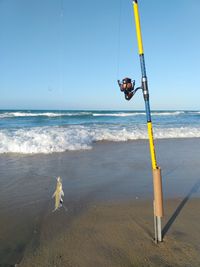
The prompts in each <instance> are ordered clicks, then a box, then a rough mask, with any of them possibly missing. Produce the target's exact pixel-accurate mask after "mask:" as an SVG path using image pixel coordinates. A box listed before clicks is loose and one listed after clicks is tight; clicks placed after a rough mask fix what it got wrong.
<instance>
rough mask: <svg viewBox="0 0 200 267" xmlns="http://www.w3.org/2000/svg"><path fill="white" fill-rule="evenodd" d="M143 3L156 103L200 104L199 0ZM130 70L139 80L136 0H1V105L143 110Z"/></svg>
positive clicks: (148, 0) (175, 106) (169, 106)
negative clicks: (125, 87)
mask: <svg viewBox="0 0 200 267" xmlns="http://www.w3.org/2000/svg"><path fill="white" fill-rule="evenodd" d="M138 2H139V10H140V15H141V26H142V34H143V41H144V51H145V59H146V68H147V76H148V80H149V90H150V97H151V98H150V101H151V107H152V109H200V71H199V70H200V67H199V65H200V52H199V49H200V30H199V29H200V15H199V14H200V1H199V0H190V1H188V0H175V1H173V0H168V1H164V0H162V1H161V0H139V1H138ZM120 5H121V8H120ZM120 14H121V15H120ZM125 76H130V77H132V78H134V79H136V81H137V84H138V85H140V77H141V74H140V65H139V58H138V50H137V42H136V37H135V25H134V20H133V10H132V1H131V0H109V1H108V0H102V1H97V0H84V1H74V0H28V1H27V0H17V1H16V0H0V108H3V109H5V108H7V109H11V108H13V109H15V108H16V109H143V108H144V103H143V98H142V95H141V93H137V95H136V96H135V98H134V99H133V100H132V101H130V102H127V101H125V100H124V97H123V95H122V94H121V93H120V91H119V88H118V85H117V82H116V81H117V79H118V78H120V79H121V78H123V77H125Z"/></svg>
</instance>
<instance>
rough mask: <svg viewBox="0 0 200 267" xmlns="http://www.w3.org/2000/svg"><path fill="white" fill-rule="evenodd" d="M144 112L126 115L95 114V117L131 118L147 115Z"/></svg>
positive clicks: (125, 113) (126, 113)
mask: <svg viewBox="0 0 200 267" xmlns="http://www.w3.org/2000/svg"><path fill="white" fill-rule="evenodd" d="M145 114H146V113H144V112H130V113H128V112H124V113H93V114H92V115H93V116H94V117H129V116H138V115H145Z"/></svg>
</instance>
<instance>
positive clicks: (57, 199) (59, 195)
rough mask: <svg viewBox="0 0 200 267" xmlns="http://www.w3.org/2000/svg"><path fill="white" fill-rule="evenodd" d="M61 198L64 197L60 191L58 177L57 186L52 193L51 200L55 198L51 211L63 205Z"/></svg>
mask: <svg viewBox="0 0 200 267" xmlns="http://www.w3.org/2000/svg"><path fill="white" fill-rule="evenodd" d="M62 196H64V192H63V189H62V180H61V178H60V177H58V178H57V185H56V191H55V192H54V194H53V196H52V198H54V197H55V209H54V210H53V211H56V210H57V209H59V208H61V207H62V205H63V199H62Z"/></svg>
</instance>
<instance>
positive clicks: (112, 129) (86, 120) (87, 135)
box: [0, 110, 200, 154]
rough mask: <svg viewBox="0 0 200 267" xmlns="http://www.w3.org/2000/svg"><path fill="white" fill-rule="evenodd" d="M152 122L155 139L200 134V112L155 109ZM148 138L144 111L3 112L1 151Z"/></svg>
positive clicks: (0, 116)
mask: <svg viewBox="0 0 200 267" xmlns="http://www.w3.org/2000/svg"><path fill="white" fill-rule="evenodd" d="M152 121H153V125H154V137H155V138H159V139H162V138H197V137H200V111H179V110H175V111H152ZM147 138H148V136H147V129H146V114H145V112H144V111H120V110H118V111H99V110H98V111H96V110H91V111H85V110H78V111H76V110H73V111H71V110H70V111H68V110H54V111H52V110H45V111H44V110H37V111H35V110H14V111H13V110H2V111H0V153H23V154H33V153H46V154H48V153H54V152H64V151H67V150H84V149H92V147H93V144H94V143H95V142H99V141H113V142H119V141H123V142H126V141H129V140H138V139H147Z"/></svg>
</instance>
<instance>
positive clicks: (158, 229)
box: [118, 0, 164, 243]
mask: <svg viewBox="0 0 200 267" xmlns="http://www.w3.org/2000/svg"><path fill="white" fill-rule="evenodd" d="M133 11H134V17H135V26H136V35H137V42H138V53H139V58H140V67H141V74H142V78H141V86H139V87H137V88H134V87H135V81H134V80H131V79H130V78H124V79H123V80H122V81H120V80H118V85H119V87H120V90H121V91H122V92H123V93H124V96H125V99H126V100H130V99H131V98H132V97H133V96H134V94H135V93H136V92H137V91H138V90H139V89H141V90H142V93H143V98H144V102H145V110H146V119H147V130H148V138H149V148H150V155H151V164H152V172H153V188H154V201H153V207H154V231H155V242H156V243H158V242H162V225H161V218H162V217H163V214H164V211H163V193H162V177H161V168H160V167H159V166H158V165H157V160H156V152H155V146H154V137H153V126H152V120H151V109H150V103H149V89H148V81H147V74H146V67H145V59H144V49H143V43H142V33H141V27H140V16H139V9H138V1H137V0H133Z"/></svg>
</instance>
